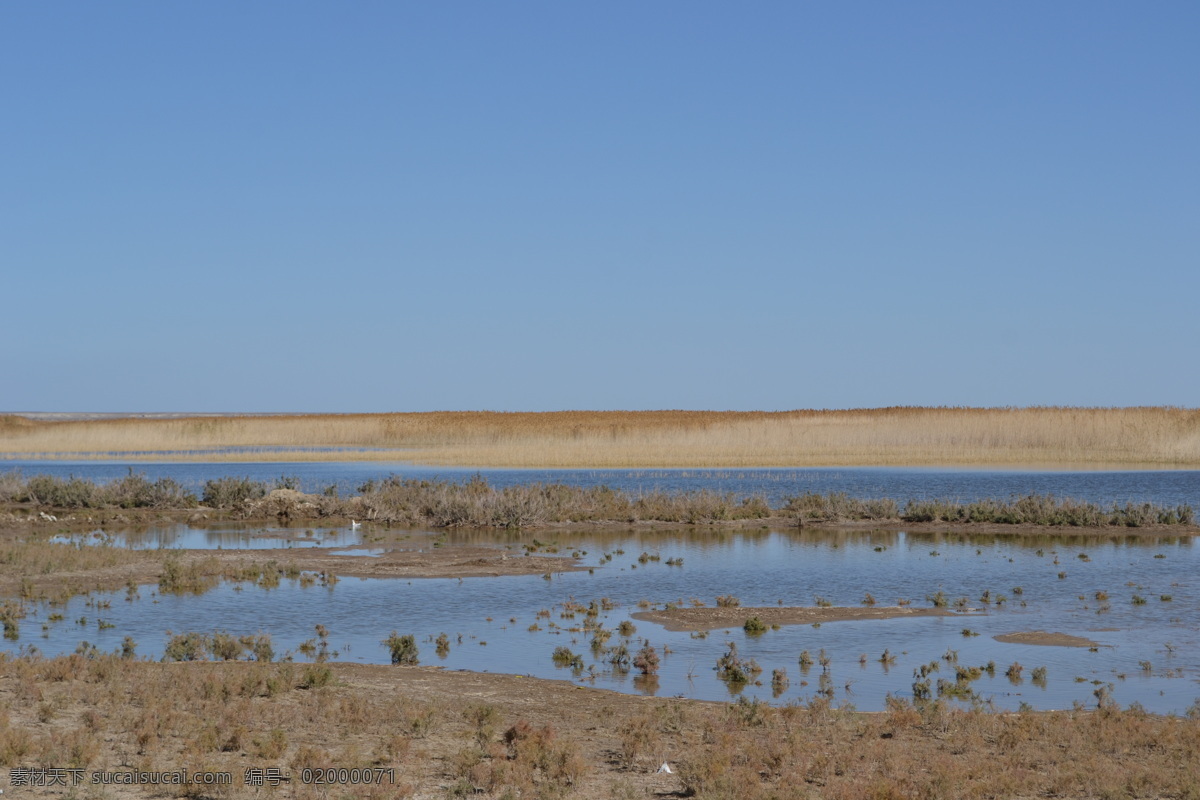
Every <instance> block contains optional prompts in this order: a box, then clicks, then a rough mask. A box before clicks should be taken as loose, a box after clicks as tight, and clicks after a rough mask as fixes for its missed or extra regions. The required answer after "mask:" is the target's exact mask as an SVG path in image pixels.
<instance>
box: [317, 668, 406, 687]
mask: <svg viewBox="0 0 1200 800" xmlns="http://www.w3.org/2000/svg"><path fill="white" fill-rule="evenodd" d="M393 663H395V662H393ZM332 681H333V669H332V668H331V667H330V666H329V665H328V664H324V663H317V664H305V665H304V672H303V673H302V674H301V676H300V682H299V683H298V684H296V686H297V688H300V689H320V688H321V687H322V686H327V685H328V684H329V683H330V682H332Z"/></svg>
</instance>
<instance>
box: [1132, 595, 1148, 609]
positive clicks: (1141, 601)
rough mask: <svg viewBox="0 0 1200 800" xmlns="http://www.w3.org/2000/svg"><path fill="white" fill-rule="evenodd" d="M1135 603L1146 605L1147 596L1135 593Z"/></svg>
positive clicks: (1136, 604)
mask: <svg viewBox="0 0 1200 800" xmlns="http://www.w3.org/2000/svg"><path fill="white" fill-rule="evenodd" d="M1133 604H1134V605H1135V606H1144V605H1146V598H1144V597H1142V596H1141V595H1140V594H1135V595H1134V596H1133Z"/></svg>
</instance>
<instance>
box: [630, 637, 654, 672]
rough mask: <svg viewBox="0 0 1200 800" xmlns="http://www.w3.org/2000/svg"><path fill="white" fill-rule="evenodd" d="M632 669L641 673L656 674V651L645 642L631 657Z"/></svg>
mask: <svg viewBox="0 0 1200 800" xmlns="http://www.w3.org/2000/svg"><path fill="white" fill-rule="evenodd" d="M633 666H634V669H636V670H638V671H640V672H641V673H642V674H643V675H657V674H658V653H657V652H655V650H654V648H653V647H652V646H651V645H650V642H648V641H647V642H646V643H645V644H644V645H643V646H642V649H641V650H638V651H637V654H636V655H635V656H634V657H633Z"/></svg>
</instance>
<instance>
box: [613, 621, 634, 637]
mask: <svg viewBox="0 0 1200 800" xmlns="http://www.w3.org/2000/svg"><path fill="white" fill-rule="evenodd" d="M617 633H619V634H620V635H621V636H624V637H626V638H628V637H630V636H633V635H634V634H635V633H637V626H636V625H634V624H633V623H632V622H630V621H629V620H627V619H623V620H621V624H620V625H618V626H617Z"/></svg>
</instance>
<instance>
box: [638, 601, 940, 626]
mask: <svg viewBox="0 0 1200 800" xmlns="http://www.w3.org/2000/svg"><path fill="white" fill-rule="evenodd" d="M632 616H633V618H634V619H637V620H644V621H646V622H653V623H655V624H656V625H662V626H663V627H664V628H666V629H667V630H669V631H708V630H715V629H716V628H740V627H742V626H743V625H745V624H746V620H748V619H750V618H751V617H758V618H759V619H760V620H762V621H763V623H764V624H766V625H812V624H813V623H821V622H848V621H853V620H866V619H896V618H898V617H949V616H963V615H962V614H959V613H957V612H954V611H950V610H948V609H945V608H909V607H907V606H869V607H861V608H860V607H857V606H839V607H829V608H821V607H813V606H783V607H779V606H766V607H763V608H742V607H740V606H735V607H733V608H672V609H666V610H662V611H639V612H637V613H636V614H633V615H632Z"/></svg>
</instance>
